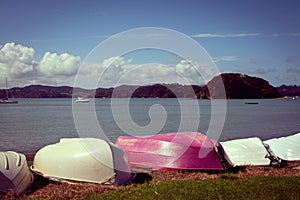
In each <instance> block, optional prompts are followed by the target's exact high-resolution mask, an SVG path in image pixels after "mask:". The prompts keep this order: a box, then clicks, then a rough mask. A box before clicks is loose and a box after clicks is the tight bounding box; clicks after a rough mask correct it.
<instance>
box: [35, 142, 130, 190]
mask: <svg viewBox="0 0 300 200" xmlns="http://www.w3.org/2000/svg"><path fill="white" fill-rule="evenodd" d="M31 170H32V171H33V172H35V173H37V174H39V175H41V176H43V177H46V178H50V179H53V180H58V181H65V180H67V181H68V180H69V181H83V182H91V183H100V184H113V185H125V184H127V183H129V182H130V181H131V179H132V178H133V174H132V173H131V168H130V166H129V164H128V162H127V157H126V155H125V153H124V152H123V151H122V149H120V148H119V147H117V146H116V145H114V144H112V143H109V142H106V141H104V140H101V139H96V138H69V139H68V138H65V139H61V140H60V142H59V143H56V144H52V145H48V146H45V147H44V148H42V149H40V150H39V151H38V152H37V154H36V155H35V157H34V161H33V165H32V167H31Z"/></svg>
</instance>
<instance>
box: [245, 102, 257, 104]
mask: <svg viewBox="0 0 300 200" xmlns="http://www.w3.org/2000/svg"><path fill="white" fill-rule="evenodd" d="M245 104H258V102H251V101H246V102H245Z"/></svg>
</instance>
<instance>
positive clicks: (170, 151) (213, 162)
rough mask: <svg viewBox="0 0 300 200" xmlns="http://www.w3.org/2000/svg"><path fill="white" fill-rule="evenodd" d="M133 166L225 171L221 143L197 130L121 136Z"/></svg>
mask: <svg viewBox="0 0 300 200" xmlns="http://www.w3.org/2000/svg"><path fill="white" fill-rule="evenodd" d="M116 145H118V146H120V147H121V148H122V149H123V150H124V151H125V152H126V154H127V156H128V160H129V163H130V165H131V167H133V168H149V169H152V170H224V169H225V168H224V166H223V164H222V162H221V161H220V155H219V154H218V153H217V152H216V149H217V147H220V144H219V143H218V142H216V141H214V140H211V139H209V138H208V137H207V136H205V135H203V134H201V133H197V132H184V133H170V134H158V135H153V136H137V137H134V136H120V137H118V138H117V140H116Z"/></svg>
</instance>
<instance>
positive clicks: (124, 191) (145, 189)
mask: <svg viewBox="0 0 300 200" xmlns="http://www.w3.org/2000/svg"><path fill="white" fill-rule="evenodd" d="M299 185H300V177H299V176H295V177H252V178H244V179H239V178H237V177H235V176H230V175H229V176H227V175H225V176H221V177H220V178H218V179H216V180H174V181H168V182H162V183H149V184H141V185H130V186H127V187H120V188H119V189H117V190H115V191H112V192H110V193H107V194H96V193H89V194H87V196H86V199H143V200H146V199H264V200H265V199H300V188H299Z"/></svg>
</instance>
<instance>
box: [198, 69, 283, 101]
mask: <svg viewBox="0 0 300 200" xmlns="http://www.w3.org/2000/svg"><path fill="white" fill-rule="evenodd" d="M222 81H223V83H224V87H225V93H226V98H227V99H260V98H277V97H280V94H279V93H278V91H277V89H276V88H275V87H273V86H272V85H270V84H269V82H268V81H266V80H264V79H262V78H257V77H251V76H248V75H243V74H240V73H224V74H221V75H219V76H216V77H214V78H213V79H212V80H211V81H209V82H208V84H207V85H206V86H205V87H204V88H203V89H202V90H201V91H200V92H199V93H198V94H197V98H199V99H220V98H224V96H225V94H223V93H224V88H223V87H220V84H222Z"/></svg>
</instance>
